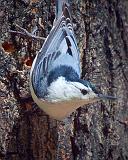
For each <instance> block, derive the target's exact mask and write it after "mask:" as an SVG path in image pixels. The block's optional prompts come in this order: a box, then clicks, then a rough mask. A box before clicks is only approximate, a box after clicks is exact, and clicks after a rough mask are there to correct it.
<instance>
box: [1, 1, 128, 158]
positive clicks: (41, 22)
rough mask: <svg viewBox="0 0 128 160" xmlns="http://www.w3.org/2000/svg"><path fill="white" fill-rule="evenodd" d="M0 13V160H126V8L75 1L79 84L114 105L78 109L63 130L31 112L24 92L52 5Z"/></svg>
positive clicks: (24, 5) (6, 4)
mask: <svg viewBox="0 0 128 160" xmlns="http://www.w3.org/2000/svg"><path fill="white" fill-rule="evenodd" d="M0 6H1V11H0V17H1V24H2V25H1V31H2V32H1V46H0V47H1V53H0V54H1V55H0V60H1V62H0V70H1V72H0V94H1V100H0V103H1V108H0V122H1V123H0V159H1V160H127V159H128V107H127V106H128V100H127V99H128V76H127V75H128V48H127V47H128V45H127V43H128V39H127V38H128V35H127V33H128V29H127V27H128V2H127V0H123V1H121V0H95V1H90V0H79V1H75V0H73V1H72V4H71V7H72V15H73V23H74V29H75V33H76V35H77V41H78V44H79V47H80V51H81V66H82V78H85V79H88V80H90V81H91V82H93V83H94V84H97V85H99V86H100V87H99V89H100V90H101V91H102V92H103V93H104V94H110V95H114V96H117V97H119V98H118V100H117V101H101V102H98V103H95V104H92V105H87V106H83V107H81V108H79V109H78V110H77V111H76V112H75V113H73V114H72V115H71V116H69V117H68V118H66V119H65V120H64V122H57V121H56V120H53V119H51V118H50V117H48V116H47V115H46V114H45V113H44V112H43V111H42V110H40V109H39V108H38V107H37V106H36V105H35V104H34V102H33V101H32V99H31V96H30V92H29V85H28V82H29V71H30V67H31V63H32V60H33V58H34V56H35V55H36V53H37V52H38V50H39V49H40V47H41V46H42V44H43V40H42V37H46V36H47V35H48V33H49V31H50V29H51V26H52V23H53V20H54V1H50V0H48V1H41V0H30V1H27V0H18V1H16V0H11V1H8V0H6V1H3V0H1V2H0ZM16 24H18V25H19V26H21V27H23V28H24V29H26V31H23V29H22V28H20V27H18V26H17V25H16ZM36 28H37V29H36ZM10 30H11V31H10ZM34 30H36V31H35V33H36V34H35V36H36V37H35V38H32V37H31V36H30V35H28V32H32V31H34ZM12 31H16V32H12ZM27 31H28V32H27ZM40 37H41V38H40ZM60 107H61V106H60Z"/></svg>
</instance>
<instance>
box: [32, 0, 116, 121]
mask: <svg viewBox="0 0 128 160" xmlns="http://www.w3.org/2000/svg"><path fill="white" fill-rule="evenodd" d="M30 92H31V95H32V98H33V100H34V102H35V103H36V104H37V105H38V106H39V107H40V108H41V109H42V110H43V111H44V112H46V114H48V115H49V116H50V117H51V118H53V119H56V120H60V121H63V119H65V118H66V117H68V116H69V115H70V114H71V113H72V112H74V111H75V110H76V109H77V108H79V107H80V106H83V105H87V104H91V103H94V102H97V101H99V100H101V99H108V100H114V99H116V98H115V97H113V96H108V95H103V94H101V93H99V92H98V91H97V90H96V87H95V86H94V85H93V84H92V83H91V82H90V81H88V80H83V79H81V68H80V52H79V48H78V45H77V41H76V38H75V34H74V29H73V23H72V18H71V7H70V1H69V0H56V16H55V20H54V23H53V27H52V29H51V31H50V33H49V35H48V37H47V38H46V40H45V42H44V44H43V46H42V48H41V49H40V51H39V52H38V54H37V55H36V57H35V59H34V61H33V64H32V67H31V71H30Z"/></svg>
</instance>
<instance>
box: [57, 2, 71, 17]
mask: <svg viewBox="0 0 128 160" xmlns="http://www.w3.org/2000/svg"><path fill="white" fill-rule="evenodd" d="M62 14H64V16H65V17H68V18H70V0H56V20H58V19H59V18H60V17H61V16H62Z"/></svg>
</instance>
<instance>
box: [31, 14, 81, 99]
mask: <svg viewBox="0 0 128 160" xmlns="http://www.w3.org/2000/svg"><path fill="white" fill-rule="evenodd" d="M68 15H69V14H68ZM34 61H35V62H34V63H33V65H32V77H31V81H32V85H33V88H34V91H35V94H36V95H37V96H38V97H40V98H41V97H42V98H43V97H44V96H45V94H46V93H47V77H48V75H49V72H50V71H51V70H52V69H54V68H56V67H57V66H60V65H68V66H71V67H72V68H73V69H74V70H75V71H76V72H77V74H78V75H79V76H80V59H79V50H78V47H77V43H76V39H75V36H74V32H73V28H72V24H71V21H70V18H69V16H67V17H66V16H65V15H63V16H61V18H60V19H59V20H58V21H56V24H55V25H54V26H53V28H52V30H51V32H50V34H49V36H48V38H47V39H46V41H45V43H44V45H43V47H42V48H41V50H40V51H39V53H38V55H37V56H36V59H35V60H34Z"/></svg>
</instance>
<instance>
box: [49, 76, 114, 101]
mask: <svg viewBox="0 0 128 160" xmlns="http://www.w3.org/2000/svg"><path fill="white" fill-rule="evenodd" d="M46 98H47V100H49V101H51V102H60V101H70V100H74V99H75V100H82V101H85V104H89V103H92V102H95V101H98V100H100V99H115V98H114V97H112V96H105V95H103V94H100V93H98V91H97V90H96V89H95V87H94V85H92V84H91V83H90V82H89V81H86V80H81V79H79V80H77V81H67V80H66V79H65V78H64V77H59V78H58V79H57V80H56V81H54V82H52V83H51V85H50V86H49V87H48V94H47V97H46Z"/></svg>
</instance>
